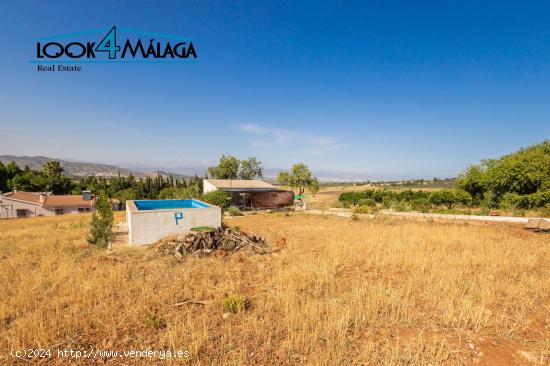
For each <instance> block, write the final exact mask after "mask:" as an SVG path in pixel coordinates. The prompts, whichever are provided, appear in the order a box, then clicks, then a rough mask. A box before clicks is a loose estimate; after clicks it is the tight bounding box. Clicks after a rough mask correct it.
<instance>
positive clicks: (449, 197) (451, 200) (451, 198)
mask: <svg viewBox="0 0 550 366" xmlns="http://www.w3.org/2000/svg"><path fill="white" fill-rule="evenodd" d="M428 199H429V201H430V203H431V204H433V205H436V206H446V207H447V208H448V209H449V210H450V209H452V208H453V206H454V205H455V204H456V197H455V195H454V193H453V192H452V191H450V190H443V191H435V192H432V193H430V195H429V197H428Z"/></svg>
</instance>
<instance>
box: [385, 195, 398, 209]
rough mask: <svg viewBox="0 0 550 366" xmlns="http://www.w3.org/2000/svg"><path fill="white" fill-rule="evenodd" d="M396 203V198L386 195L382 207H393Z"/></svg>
mask: <svg viewBox="0 0 550 366" xmlns="http://www.w3.org/2000/svg"><path fill="white" fill-rule="evenodd" d="M394 203H395V201H394V199H393V198H392V197H390V196H385V197H383V198H382V207H384V208H391V206H392V205H393V204H394Z"/></svg>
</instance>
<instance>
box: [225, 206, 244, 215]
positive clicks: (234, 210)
mask: <svg viewBox="0 0 550 366" xmlns="http://www.w3.org/2000/svg"><path fill="white" fill-rule="evenodd" d="M226 213H227V214H228V215H229V216H242V215H243V213H242V212H241V210H239V208H238V207H235V206H231V207H229V208H228V209H227V211H226Z"/></svg>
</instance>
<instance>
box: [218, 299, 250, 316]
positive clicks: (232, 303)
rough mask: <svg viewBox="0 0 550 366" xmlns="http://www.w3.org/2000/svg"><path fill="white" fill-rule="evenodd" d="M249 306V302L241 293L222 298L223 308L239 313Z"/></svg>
mask: <svg viewBox="0 0 550 366" xmlns="http://www.w3.org/2000/svg"><path fill="white" fill-rule="evenodd" d="M248 307H249V302H248V300H247V299H246V297H244V296H243V295H229V296H227V297H226V298H225V299H224V300H223V310H225V311H228V312H230V313H234V314H235V313H239V312H241V311H244V310H246V309H247V308H248Z"/></svg>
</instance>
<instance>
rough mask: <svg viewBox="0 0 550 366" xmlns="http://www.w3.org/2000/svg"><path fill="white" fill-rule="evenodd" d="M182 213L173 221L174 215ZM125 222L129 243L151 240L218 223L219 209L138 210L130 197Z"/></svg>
mask: <svg viewBox="0 0 550 366" xmlns="http://www.w3.org/2000/svg"><path fill="white" fill-rule="evenodd" d="M176 214H178V215H179V214H181V215H182V216H183V217H182V218H181V219H179V220H177V222H176V218H175V215H176ZM126 220H127V221H126V222H127V225H128V240H129V242H130V244H139V245H143V244H153V243H155V242H157V241H159V240H160V239H162V238H164V237H167V236H170V235H178V234H187V233H188V232H189V231H190V230H191V229H192V228H194V227H198V226H211V227H215V228H217V227H220V226H221V222H222V219H221V209H220V208H219V207H217V206H212V205H210V207H208V208H177V209H170V210H151V211H139V210H138V209H137V207H136V205H135V204H134V202H133V201H127V202H126Z"/></svg>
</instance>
